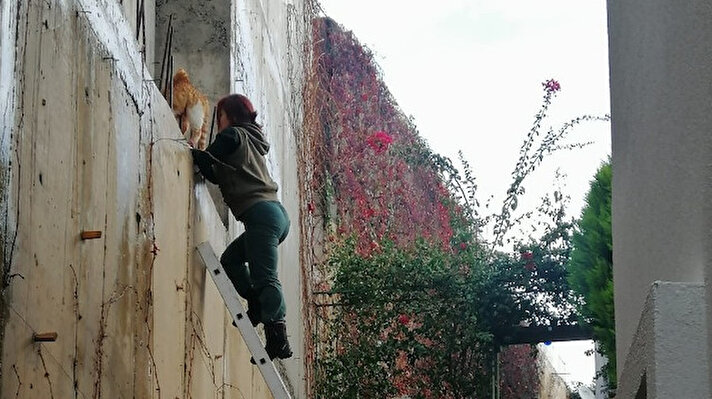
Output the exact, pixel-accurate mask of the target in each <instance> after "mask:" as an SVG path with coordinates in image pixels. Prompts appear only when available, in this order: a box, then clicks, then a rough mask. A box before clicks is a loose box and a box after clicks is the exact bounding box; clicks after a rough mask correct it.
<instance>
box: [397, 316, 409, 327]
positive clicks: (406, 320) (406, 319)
mask: <svg viewBox="0 0 712 399" xmlns="http://www.w3.org/2000/svg"><path fill="white" fill-rule="evenodd" d="M398 322H399V323H401V324H403V325H406V324H408V323H410V317H408V315H405V314H402V315H400V316H398Z"/></svg>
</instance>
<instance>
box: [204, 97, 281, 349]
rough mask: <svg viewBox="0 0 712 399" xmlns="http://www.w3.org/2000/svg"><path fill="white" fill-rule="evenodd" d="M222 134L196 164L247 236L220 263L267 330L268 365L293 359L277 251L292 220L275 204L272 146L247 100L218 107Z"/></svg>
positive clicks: (229, 101)
mask: <svg viewBox="0 0 712 399" xmlns="http://www.w3.org/2000/svg"><path fill="white" fill-rule="evenodd" d="M216 108H217V113H216V114H217V117H218V130H219V133H218V135H217V136H216V138H215V141H214V142H213V143H212V144H210V145H209V146H208V148H206V149H205V151H200V150H196V149H193V150H191V151H192V153H193V159H194V161H195V163H196V164H197V165H198V168H199V169H200V172H201V173H202V175H203V176H205V178H206V179H208V180H209V181H211V182H213V183H215V184H217V185H218V186H219V187H220V191H221V192H222V196H223V199H224V200H225V202H226V203H227V205H228V207H229V208H230V211H231V212H232V214H233V215H234V216H235V218H236V219H237V220H239V221H241V222H242V223H243V224H244V226H245V232H244V233H242V234H241V235H240V236H239V237H238V238H237V239H235V240H234V241H233V242H232V243H231V244H230V245H228V247H227V249H225V252H223V254H222V256H221V257H220V263H222V265H223V267H224V268H225V272H226V273H227V275H228V277H229V278H230V280H231V281H232V283H233V285H234V286H235V289H236V290H237V292H238V294H239V295H240V296H242V297H243V298H245V299H247V307H248V309H247V316H248V317H249V319H250V321H251V322H252V325H253V326H257V325H258V324H259V323H260V322H262V323H263V324H264V328H265V336H266V338H267V344H266V346H265V350H266V351H267V354H268V355H269V357H270V359H274V358H279V359H286V358H289V357H291V356H292V350H291V348H290V346H289V342H288V341H287V327H286V324H285V320H284V317H285V315H286V305H285V303H284V296H283V295H282V286H281V284H280V282H279V278H278V276H277V246H278V245H279V244H281V243H282V241H284V239H285V238H286V237H287V233H288V232H289V217H288V215H287V212H286V210H285V209H284V207H283V206H282V204H281V203H280V202H279V201H278V200H277V189H278V186H277V183H275V182H274V180H272V177H271V176H270V174H269V171H268V170H267V165H266V163H265V155H266V154H267V152H268V151H269V143H267V141H266V140H265V138H264V136H263V134H262V129H261V126H260V125H259V124H257V122H256V118H257V112H256V111H255V110H254V107H253V106H252V103H251V102H250V100H249V99H247V97H245V96H243V95H240V94H231V95H228V96H226V97H223V98H222V99H221V100H220V101H218V103H217V106H216Z"/></svg>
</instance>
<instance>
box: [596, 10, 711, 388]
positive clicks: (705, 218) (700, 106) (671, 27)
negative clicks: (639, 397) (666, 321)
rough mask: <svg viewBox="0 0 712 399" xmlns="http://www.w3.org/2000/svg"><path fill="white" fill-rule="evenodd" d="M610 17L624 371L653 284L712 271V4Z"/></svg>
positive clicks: (698, 276) (618, 332)
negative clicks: (711, 185)
mask: <svg viewBox="0 0 712 399" xmlns="http://www.w3.org/2000/svg"><path fill="white" fill-rule="evenodd" d="M608 16H609V40H610V42H609V46H610V56H609V59H610V73H611V75H610V76H611V79H610V84H611V116H612V120H611V123H612V134H613V137H612V139H613V140H612V144H613V264H614V284H615V311H616V340H617V363H618V373H619V374H620V373H621V372H622V369H623V362H624V361H625V359H626V355H627V354H628V352H629V348H630V346H631V343H632V342H633V340H634V336H635V333H636V325H637V323H638V321H639V320H640V317H641V312H642V310H643V303H644V301H645V297H646V294H647V292H648V291H649V289H650V287H651V284H652V283H653V282H654V281H656V280H662V281H672V282H699V283H701V282H703V281H704V280H705V276H706V277H707V281H708V282H709V279H710V276H712V269H711V267H712V261H711V256H710V249H712V237H711V231H712V229H711V228H710V227H712V225H711V223H710V220H711V216H712V208H711V205H710V203H711V202H712V201H710V183H712V173H710V164H712V155H711V154H712V151H710V150H711V149H712V145H711V144H712V140H711V138H712V134H711V133H710V132H712V100H711V98H712V46H710V43H712V8H710V7H709V1H707V0H691V1H686V2H678V1H674V0H631V1H609V2H608ZM709 286H710V285H709V284H708V285H707V287H708V288H707V289H708V297H709V296H710V295H709ZM707 309H712V306H707ZM707 312H709V310H707ZM697 317H699V318H702V319H704V318H705V314H704V313H703V314H699V315H697ZM707 319H709V320H712V317H707ZM680 372H681V373H682V372H686V371H682V370H680ZM679 397H682V396H679Z"/></svg>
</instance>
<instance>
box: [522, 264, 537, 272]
mask: <svg viewBox="0 0 712 399" xmlns="http://www.w3.org/2000/svg"><path fill="white" fill-rule="evenodd" d="M524 268H525V269H527V270H529V271H530V272H533V271H534V270H536V264H535V263H534V262H528V263H527V264H526V265H524Z"/></svg>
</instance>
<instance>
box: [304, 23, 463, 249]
mask: <svg viewBox="0 0 712 399" xmlns="http://www.w3.org/2000/svg"><path fill="white" fill-rule="evenodd" d="M314 43H315V48H314V54H315V57H316V58H315V59H316V65H315V66H316V69H317V74H318V90H317V95H316V97H315V106H316V107H317V109H318V112H319V118H318V119H319V123H320V125H321V132H322V133H323V137H322V139H323V146H324V156H325V159H324V164H325V173H326V174H327V175H328V177H329V178H330V179H331V184H332V185H333V190H332V191H331V193H332V195H333V196H332V197H330V198H327V201H333V203H335V205H336V209H337V216H338V217H337V221H336V222H337V223H336V226H337V232H338V233H339V234H340V235H347V236H348V235H351V234H355V235H356V236H357V237H358V241H359V244H358V250H359V252H360V253H361V254H362V255H367V254H369V253H370V252H371V251H373V250H374V249H375V248H376V246H377V245H378V244H377V242H379V241H381V240H382V239H391V240H393V241H395V242H396V243H397V244H398V245H401V246H405V245H408V244H409V243H412V242H414V240H416V239H417V238H419V237H423V238H426V239H428V240H431V241H435V242H441V243H442V244H443V245H444V246H449V245H450V238H451V237H452V229H451V227H450V216H449V210H448V207H447V206H446V203H447V202H448V201H449V200H450V195H449V193H448V191H447V189H446V188H445V186H444V185H443V183H442V182H441V180H440V178H439V176H438V175H437V173H436V171H435V170H434V169H433V168H432V167H429V166H428V164H427V163H424V162H419V157H418V154H423V153H424V152H425V151H427V146H426V144H425V143H424V142H423V140H422V139H421V138H420V137H419V136H418V133H417V131H416V129H415V127H414V126H413V124H412V123H411V122H410V121H409V120H408V118H407V117H406V116H405V115H404V114H403V112H402V111H401V110H400V109H399V108H398V105H397V104H396V102H395V100H394V99H393V96H392V95H391V93H390V92H389V91H388V88H387V87H386V85H385V84H384V83H383V81H382V80H381V78H380V74H379V71H378V69H377V68H376V66H375V64H374V62H373V57H372V55H371V53H370V52H369V51H368V50H367V49H365V48H364V47H363V46H362V45H361V44H360V43H359V42H358V41H357V40H356V38H355V37H354V35H353V34H352V33H351V32H346V31H344V30H342V29H341V28H340V27H339V26H338V25H337V24H336V23H335V22H334V21H333V20H331V19H329V18H319V19H316V20H315V22H314Z"/></svg>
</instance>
